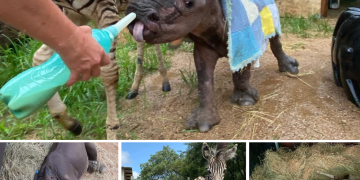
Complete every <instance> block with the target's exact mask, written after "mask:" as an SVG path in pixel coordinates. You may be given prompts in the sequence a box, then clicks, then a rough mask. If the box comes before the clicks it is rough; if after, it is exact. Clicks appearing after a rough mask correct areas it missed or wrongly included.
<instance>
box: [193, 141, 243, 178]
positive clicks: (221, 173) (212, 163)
mask: <svg viewBox="0 0 360 180" xmlns="http://www.w3.org/2000/svg"><path fill="white" fill-rule="evenodd" d="M227 146H228V143H219V144H218V145H217V147H216V148H213V149H211V148H210V147H209V145H208V144H207V143H206V142H204V143H203V146H202V148H201V150H202V155H203V157H204V158H205V159H206V160H207V161H208V164H207V166H206V169H207V171H208V172H209V174H208V175H207V176H206V177H205V178H204V177H202V176H199V177H198V178H196V179H195V180H223V179H224V177H225V172H226V161H227V160H230V159H232V158H234V157H235V156H236V150H237V144H235V145H234V147H232V148H230V149H227Z"/></svg>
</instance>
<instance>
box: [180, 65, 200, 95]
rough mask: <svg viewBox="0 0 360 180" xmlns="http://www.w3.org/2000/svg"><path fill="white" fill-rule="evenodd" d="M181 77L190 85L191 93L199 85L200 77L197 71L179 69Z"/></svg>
mask: <svg viewBox="0 0 360 180" xmlns="http://www.w3.org/2000/svg"><path fill="white" fill-rule="evenodd" d="M179 71H180V76H181V79H182V80H183V81H184V83H185V84H186V85H188V86H189V88H190V90H189V93H191V92H192V91H193V90H195V89H196V88H197V86H198V78H197V73H196V71H192V70H190V71H187V70H181V69H180V70H179Z"/></svg>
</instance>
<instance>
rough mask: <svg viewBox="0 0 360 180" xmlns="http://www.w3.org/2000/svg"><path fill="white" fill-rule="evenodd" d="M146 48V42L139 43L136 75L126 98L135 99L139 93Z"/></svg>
mask: <svg viewBox="0 0 360 180" xmlns="http://www.w3.org/2000/svg"><path fill="white" fill-rule="evenodd" d="M144 48H145V43H144V42H138V43H137V53H138V58H137V64H136V71H135V77H134V82H133V84H132V86H131V89H130V92H129V93H128V95H127V96H126V99H134V98H135V97H136V96H137V95H138V91H139V86H140V82H141V80H142V79H143V74H144V72H143V59H144Z"/></svg>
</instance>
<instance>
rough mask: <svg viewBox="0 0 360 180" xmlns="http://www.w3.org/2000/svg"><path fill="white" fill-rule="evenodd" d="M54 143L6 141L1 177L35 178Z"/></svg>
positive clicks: (14, 178)
mask: <svg viewBox="0 0 360 180" xmlns="http://www.w3.org/2000/svg"><path fill="white" fill-rule="evenodd" d="M51 145H52V143H6V148H5V155H4V159H3V163H2V167H1V171H0V179H6V180H19V179H24V180H25V179H33V178H34V175H35V172H36V170H37V169H39V168H40V166H41V163H42V162H43V160H44V158H45V156H46V155H47V154H48V152H49V150H50V147H51Z"/></svg>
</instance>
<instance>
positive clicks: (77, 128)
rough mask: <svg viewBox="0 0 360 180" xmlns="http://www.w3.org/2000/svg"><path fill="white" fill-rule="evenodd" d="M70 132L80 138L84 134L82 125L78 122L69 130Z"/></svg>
mask: <svg viewBox="0 0 360 180" xmlns="http://www.w3.org/2000/svg"><path fill="white" fill-rule="evenodd" d="M69 131H70V132H71V133H73V134H74V135H75V136H78V135H80V134H81V132H82V126H81V124H80V123H79V122H76V123H75V124H74V126H73V127H72V128H71V129H69Z"/></svg>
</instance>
